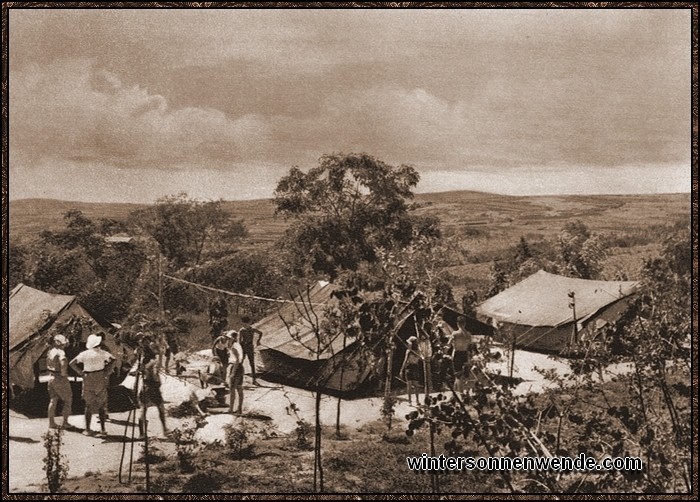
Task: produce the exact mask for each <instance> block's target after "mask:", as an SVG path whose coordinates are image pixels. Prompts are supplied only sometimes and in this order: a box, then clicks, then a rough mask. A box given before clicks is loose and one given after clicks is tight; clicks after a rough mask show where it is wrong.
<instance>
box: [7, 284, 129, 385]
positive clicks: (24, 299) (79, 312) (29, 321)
mask: <svg viewBox="0 0 700 502" xmlns="http://www.w3.org/2000/svg"><path fill="white" fill-rule="evenodd" d="M8 310H9V312H8V313H9V316H8V320H9V330H8V331H9V344H8V350H9V363H10V366H9V378H10V385H15V386H17V387H19V388H21V389H24V390H31V389H33V388H34V386H35V384H36V377H37V374H36V369H35V368H36V367H37V366H36V364H37V362H39V361H40V359H41V358H42V357H43V356H44V355H45V353H46V350H47V349H48V347H49V338H50V336H51V335H50V328H51V326H53V325H54V323H56V322H59V323H60V322H65V321H68V320H69V319H70V318H71V317H72V316H78V317H84V318H87V319H88V320H92V321H94V322H95V324H96V325H97V326H100V327H101V328H102V329H103V330H105V331H106V330H107V329H110V328H111V325H109V323H105V322H104V321H102V322H98V321H97V320H95V318H94V317H93V316H91V315H90V313H89V312H88V311H87V310H85V309H84V308H83V307H82V306H81V305H80V304H79V303H78V302H77V300H76V298H75V296H72V295H58V294H52V293H45V292H43V291H39V290H38V289H34V288H31V287H29V286H26V285H24V284H18V285H17V286H15V288H13V289H12V291H11V292H10V298H9V308H8ZM88 335H89V333H86V332H83V333H82V335H81V336H82V340H81V344H83V345H82V348H84V344H85V342H86V340H87V337H88ZM103 343H104V346H105V348H106V350H109V351H110V352H112V354H114V355H115V356H116V357H117V360H118V361H117V362H118V363H120V357H119V356H120V354H121V352H120V351H119V350H118V349H119V347H118V345H117V344H116V342H115V340H114V337H113V336H112V335H111V334H109V333H107V335H106V337H105V340H104V342H103ZM74 349H78V347H74Z"/></svg>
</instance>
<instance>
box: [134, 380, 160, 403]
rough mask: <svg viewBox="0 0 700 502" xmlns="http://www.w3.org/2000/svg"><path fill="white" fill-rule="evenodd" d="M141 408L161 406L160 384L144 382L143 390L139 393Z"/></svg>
mask: <svg viewBox="0 0 700 502" xmlns="http://www.w3.org/2000/svg"><path fill="white" fill-rule="evenodd" d="M139 401H141V406H146V407H148V406H159V405H161V404H163V394H162V393H161V392H160V384H154V383H147V382H144V384H143V389H141V392H139Z"/></svg>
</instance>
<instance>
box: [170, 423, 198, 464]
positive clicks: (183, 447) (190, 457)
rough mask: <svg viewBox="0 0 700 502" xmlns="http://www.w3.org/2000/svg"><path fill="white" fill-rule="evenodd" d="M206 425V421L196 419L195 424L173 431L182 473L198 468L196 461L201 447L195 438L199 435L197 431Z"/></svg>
mask: <svg viewBox="0 0 700 502" xmlns="http://www.w3.org/2000/svg"><path fill="white" fill-rule="evenodd" d="M198 418H199V417H198ZM205 424H206V421H205V420H201V419H195V422H194V424H183V425H182V427H180V428H178V429H175V430H174V431H173V439H175V448H176V450H177V462H178V466H179V468H180V472H194V471H195V469H196V467H197V466H196V464H195V459H196V458H197V457H198V455H199V451H200V449H201V448H200V447H201V445H200V444H199V443H197V441H196V439H195V436H196V434H197V430H198V429H201V428H202V427H204V425H205Z"/></svg>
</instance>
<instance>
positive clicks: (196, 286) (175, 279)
mask: <svg viewBox="0 0 700 502" xmlns="http://www.w3.org/2000/svg"><path fill="white" fill-rule="evenodd" d="M163 277H166V278H168V279H171V280H173V281H177V282H182V283H183V284H187V285H189V286H193V287H195V288H198V289H204V290H208V291H215V292H217V293H222V294H225V295H229V296H236V297H239V298H249V299H252V300H260V301H264V302H273V303H299V302H303V303H306V304H307V305H313V306H314V307H323V306H325V305H326V304H325V303H311V302H307V301H304V300H282V299H280V298H265V297H264V296H256V295H246V294H244V293H234V292H233V291H226V290H225V289H219V288H212V287H211V286H205V285H203V284H198V283H196V282H191V281H187V280H185V279H180V278H178V277H173V276H172V275H167V274H163Z"/></svg>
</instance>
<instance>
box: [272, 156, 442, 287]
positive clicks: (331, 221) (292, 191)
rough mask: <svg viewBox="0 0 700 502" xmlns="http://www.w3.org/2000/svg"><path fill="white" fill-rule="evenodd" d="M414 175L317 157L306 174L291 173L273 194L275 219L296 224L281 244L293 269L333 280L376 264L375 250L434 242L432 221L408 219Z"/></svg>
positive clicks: (356, 160)
mask: <svg viewBox="0 0 700 502" xmlns="http://www.w3.org/2000/svg"><path fill="white" fill-rule="evenodd" d="M418 180H419V176H418V173H417V172H416V170H415V169H414V168H413V167H411V166H407V165H402V166H399V167H395V166H391V165H389V164H386V163H384V162H382V161H381V160H378V159H375V158H374V157H372V156H370V155H367V154H348V155H343V154H333V155H324V156H323V157H321V159H320V162H319V165H318V166H317V167H315V168H313V169H311V170H309V172H308V173H304V172H302V171H301V170H300V169H299V168H297V167H292V168H291V169H290V171H289V174H287V175H286V176H284V177H283V178H282V179H281V180H280V181H279V183H278V184H277V188H276V190H275V198H274V203H275V206H276V211H275V212H276V214H282V215H284V216H286V217H292V218H295V219H296V224H295V225H294V226H293V227H292V228H291V229H290V230H289V231H288V232H287V235H286V236H285V242H286V243H287V247H288V249H289V250H290V252H291V254H292V256H293V257H294V260H295V262H296V264H297V272H300V271H302V270H304V268H305V267H306V268H308V269H310V270H311V271H313V272H316V273H321V274H326V275H328V276H329V277H330V278H331V279H334V278H335V277H336V276H337V275H338V273H339V272H340V271H342V270H356V269H357V268H358V266H359V265H360V264H361V263H362V262H373V261H375V260H376V253H375V250H376V249H377V248H378V247H385V248H391V247H393V246H405V245H407V244H408V243H410V242H411V241H412V240H413V239H414V237H415V235H417V234H419V235H426V236H433V237H435V236H438V235H439V230H438V225H437V220H436V219H434V218H420V217H418V216H415V215H413V214H411V213H410V209H411V206H410V205H409V202H408V201H409V200H410V199H411V198H412V197H413V189H414V188H415V186H416V185H417V184H418Z"/></svg>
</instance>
